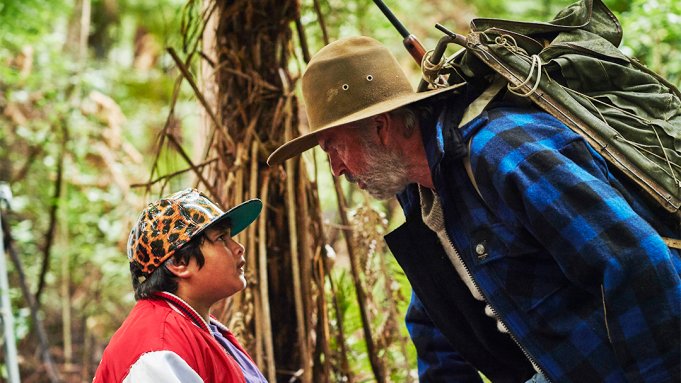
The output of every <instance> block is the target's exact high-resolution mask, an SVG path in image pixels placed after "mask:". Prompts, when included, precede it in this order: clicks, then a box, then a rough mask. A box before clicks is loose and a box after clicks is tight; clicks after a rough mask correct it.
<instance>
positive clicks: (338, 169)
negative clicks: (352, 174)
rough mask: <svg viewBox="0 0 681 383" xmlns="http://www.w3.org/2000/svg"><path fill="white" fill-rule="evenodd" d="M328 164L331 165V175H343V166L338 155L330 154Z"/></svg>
mask: <svg viewBox="0 0 681 383" xmlns="http://www.w3.org/2000/svg"><path fill="white" fill-rule="evenodd" d="M329 163H330V164H331V173H333V175H334V177H340V176H342V175H343V172H344V171H345V165H344V164H343V161H342V160H341V159H340V158H339V157H338V155H336V154H332V153H330V154H329Z"/></svg>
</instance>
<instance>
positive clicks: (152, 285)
mask: <svg viewBox="0 0 681 383" xmlns="http://www.w3.org/2000/svg"><path fill="white" fill-rule="evenodd" d="M231 226H232V222H231V221H230V220H229V219H225V220H223V221H222V222H218V223H216V224H215V225H213V226H211V227H210V229H209V230H219V231H222V230H227V229H229V228H230V227H231ZM207 232H208V230H204V231H203V232H202V233H200V234H199V235H197V236H195V237H194V238H192V239H191V240H190V241H189V242H187V243H185V244H184V246H182V247H181V248H179V249H177V250H175V253H174V254H173V255H172V256H171V257H170V258H168V259H166V260H165V262H163V263H162V264H161V266H159V267H158V268H157V269H156V270H154V271H153V272H152V273H151V275H149V276H146V278H144V276H145V275H144V274H143V273H142V272H141V270H140V269H139V268H137V267H136V266H135V265H134V264H133V263H131V264H130V274H131V276H132V288H133V290H134V291H135V300H140V299H147V298H151V297H153V295H154V294H155V293H157V292H159V291H167V292H169V293H171V294H175V292H176V291H177V277H176V276H175V274H173V273H172V272H171V271H170V270H169V269H168V267H167V266H166V265H167V263H168V262H172V263H174V264H180V265H183V264H187V263H189V260H190V259H191V258H192V257H194V258H196V263H198V265H199V268H201V267H203V265H204V263H205V262H206V259H205V258H204V257H203V253H202V252H201V245H202V244H203V242H204V241H205V240H206V239H207V238H208V236H207V235H206V233H207Z"/></svg>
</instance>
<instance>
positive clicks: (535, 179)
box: [483, 133, 681, 381]
mask: <svg viewBox="0 0 681 383" xmlns="http://www.w3.org/2000/svg"><path fill="white" fill-rule="evenodd" d="M516 135H517V133H516ZM496 139H501V140H504V139H506V138H505V137H497V138H496ZM508 140H513V138H511V137H510V135H509V137H508ZM543 145H544V144H543V143H542V142H540V141H535V142H530V143H527V141H526V142H525V143H519V144H518V146H517V148H516V149H515V150H513V151H507V152H504V153H507V154H506V155H504V156H503V157H501V158H498V160H496V162H495V163H494V165H493V167H488V168H487V169H486V171H488V172H489V173H492V174H491V175H490V177H491V185H492V186H491V190H488V192H489V194H488V195H486V196H485V195H483V197H484V198H485V200H487V199H488V198H489V199H494V198H497V199H499V200H501V201H502V203H504V204H505V205H506V206H508V207H509V208H510V209H511V210H512V211H514V217H515V218H516V219H518V220H519V221H520V223H521V224H522V225H523V226H525V227H526V228H527V230H528V231H530V232H531V233H532V234H533V236H534V237H535V238H537V239H538V240H539V241H540V242H541V243H542V245H543V246H544V247H545V248H546V249H547V250H548V251H549V252H550V254H551V255H552V257H553V258H554V259H555V261H556V262H557V264H558V265H559V267H560V268H561V270H562V271H563V273H564V274H565V276H566V277H567V278H568V280H569V281H570V282H571V283H573V284H574V285H577V286H579V287H580V288H583V289H585V290H587V291H589V292H591V293H592V294H593V295H594V296H595V297H598V298H600V299H602V302H603V306H604V313H605V314H604V315H605V322H606V323H605V326H606V330H607V332H608V336H609V338H610V342H611V344H612V346H613V348H614V351H615V355H616V357H617V358H618V360H619V362H620V364H621V366H622V367H623V369H624V371H625V374H626V375H627V377H628V379H629V380H631V381H647V380H649V379H654V378H655V377H656V376H657V377H658V378H660V377H662V376H670V375H667V374H671V375H673V374H674V373H673V372H670V371H674V369H676V370H678V368H679V367H678V361H679V343H678V342H679V339H680V335H679V329H680V328H681V326H679V324H680V322H679V314H680V312H681V287H680V286H681V282H680V280H679V275H678V271H677V270H676V269H675V267H674V263H673V259H672V254H671V252H670V249H669V248H668V247H667V246H666V245H665V243H664V242H663V240H662V238H661V237H660V235H659V234H658V233H657V232H656V231H655V230H654V229H653V228H652V227H651V226H650V225H649V224H648V223H647V222H646V221H645V220H644V219H642V218H641V217H640V216H639V215H637V214H636V213H635V212H634V211H633V210H632V208H631V207H630V205H629V204H628V203H627V202H626V201H625V200H624V198H623V197H622V195H621V194H619V193H618V192H617V190H615V189H614V188H613V187H612V186H611V185H610V184H609V183H608V170H607V165H606V164H605V162H604V161H603V159H602V158H600V156H599V155H598V154H596V153H595V152H593V151H592V149H591V148H589V147H588V146H587V145H586V143H585V142H584V141H582V140H580V139H575V140H572V141H570V142H567V143H564V144H563V145H561V146H560V147H558V148H553V147H543ZM510 146H513V145H510ZM528 147H529V148H528ZM502 152H503V151H502ZM524 152H526V153H530V155H527V156H523V155H519V154H520V153H524ZM492 169H494V170H492ZM677 373H678V372H677Z"/></svg>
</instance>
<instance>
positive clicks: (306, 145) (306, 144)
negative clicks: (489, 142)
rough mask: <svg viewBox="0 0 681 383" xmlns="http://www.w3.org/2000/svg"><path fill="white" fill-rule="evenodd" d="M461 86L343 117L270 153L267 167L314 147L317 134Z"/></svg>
mask: <svg viewBox="0 0 681 383" xmlns="http://www.w3.org/2000/svg"><path fill="white" fill-rule="evenodd" d="M462 85H464V83H461V84H455V85H451V86H448V87H446V88H442V89H435V90H430V91H426V92H420V93H410V94H406V95H403V96H399V97H395V98H392V99H390V100H386V101H383V102H380V103H378V104H374V105H372V106H371V107H369V108H366V109H362V110H360V111H358V112H355V113H353V114H350V115H348V116H345V117H343V118H341V119H338V120H336V121H333V122H330V123H328V124H326V125H323V126H321V127H319V128H317V129H315V131H313V132H310V133H307V134H304V135H302V136H300V137H296V138H294V139H293V140H291V141H289V142H287V143H285V144H283V145H282V146H280V147H278V148H277V149H276V150H275V151H274V152H272V154H270V156H269V158H267V165H269V166H272V165H277V164H280V163H282V162H284V161H286V160H287V159H289V158H291V157H293V156H297V155H298V154H300V153H302V152H304V151H306V150H308V149H310V148H312V147H314V146H316V145H317V134H319V133H321V132H323V131H325V130H329V129H331V128H336V127H338V126H341V125H345V124H349V123H351V122H355V121H359V120H362V119H365V118H367V117H371V116H375V115H377V114H381V113H385V112H390V111H391V110H395V109H397V108H399V107H401V106H405V105H409V104H411V103H414V102H416V101H421V100H424V99H426V98H428V97H433V96H435V95H437V94H440V93H444V92H447V91H450V90H454V89H456V88H459V87H460V86H462Z"/></svg>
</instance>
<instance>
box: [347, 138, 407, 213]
mask: <svg viewBox="0 0 681 383" xmlns="http://www.w3.org/2000/svg"><path fill="white" fill-rule="evenodd" d="M359 141H360V145H362V147H363V149H364V161H365V163H366V164H367V169H366V170H365V171H364V173H363V174H362V175H361V176H360V175H355V176H350V177H347V178H348V180H350V181H351V182H356V181H362V183H364V184H365V185H366V186H365V190H366V191H367V192H368V193H369V194H371V196H372V197H374V198H377V199H381V200H386V199H390V198H392V197H393V196H395V194H397V193H399V192H401V191H402V190H404V188H406V187H407V185H409V184H410V183H411V182H410V181H409V176H408V170H409V169H408V167H407V165H406V161H405V160H404V158H403V155H401V154H400V153H397V152H395V151H392V150H390V149H387V148H385V147H383V146H379V145H377V144H376V143H374V142H371V141H369V140H368V139H366V138H364V137H362V138H361V139H360V140H359Z"/></svg>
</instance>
